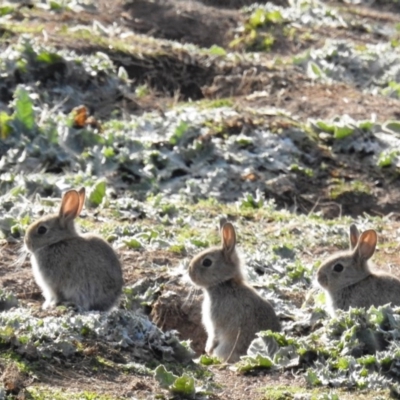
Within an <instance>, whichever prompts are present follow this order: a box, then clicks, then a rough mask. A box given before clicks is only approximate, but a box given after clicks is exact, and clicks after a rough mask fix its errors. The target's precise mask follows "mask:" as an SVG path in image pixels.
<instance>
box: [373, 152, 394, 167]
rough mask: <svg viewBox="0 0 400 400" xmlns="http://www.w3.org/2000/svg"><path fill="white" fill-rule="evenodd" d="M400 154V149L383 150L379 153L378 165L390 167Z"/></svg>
mask: <svg viewBox="0 0 400 400" xmlns="http://www.w3.org/2000/svg"><path fill="white" fill-rule="evenodd" d="M399 154H400V151H396V150H391V151H383V152H382V153H381V154H379V157H378V163H377V164H378V167H381V168H385V167H390V166H391V165H392V164H393V162H394V160H395V159H396V157H397V156H398V155H399Z"/></svg>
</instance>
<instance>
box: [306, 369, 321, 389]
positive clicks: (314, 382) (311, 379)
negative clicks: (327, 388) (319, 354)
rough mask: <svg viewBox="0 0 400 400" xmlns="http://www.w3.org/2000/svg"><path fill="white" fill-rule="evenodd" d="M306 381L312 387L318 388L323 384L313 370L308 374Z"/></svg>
mask: <svg viewBox="0 0 400 400" xmlns="http://www.w3.org/2000/svg"><path fill="white" fill-rule="evenodd" d="M306 381H307V382H308V383H309V384H310V385H311V386H318V385H320V384H321V381H320V379H319V378H318V375H317V374H316V373H315V372H314V371H313V370H312V369H311V368H309V369H308V370H307V373H306Z"/></svg>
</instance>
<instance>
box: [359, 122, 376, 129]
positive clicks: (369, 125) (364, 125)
mask: <svg viewBox="0 0 400 400" xmlns="http://www.w3.org/2000/svg"><path fill="white" fill-rule="evenodd" d="M374 125H375V123H374V122H372V121H360V122H359V123H358V127H359V128H360V129H363V130H365V131H369V130H370V129H371V128H372V127H373V126H374Z"/></svg>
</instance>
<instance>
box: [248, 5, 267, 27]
mask: <svg viewBox="0 0 400 400" xmlns="http://www.w3.org/2000/svg"><path fill="white" fill-rule="evenodd" d="M266 14H267V13H266V12H265V11H264V10H262V9H261V8H259V9H258V10H256V11H254V12H253V14H251V16H250V18H249V25H250V26H251V27H252V28H258V27H260V26H263V25H264V23H265V20H266Z"/></svg>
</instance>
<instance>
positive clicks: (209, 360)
mask: <svg viewBox="0 0 400 400" xmlns="http://www.w3.org/2000/svg"><path fill="white" fill-rule="evenodd" d="M199 363H200V364H202V365H214V364H220V361H219V359H218V358H217V357H212V356H209V355H207V354H202V355H201V356H200V359H199Z"/></svg>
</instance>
